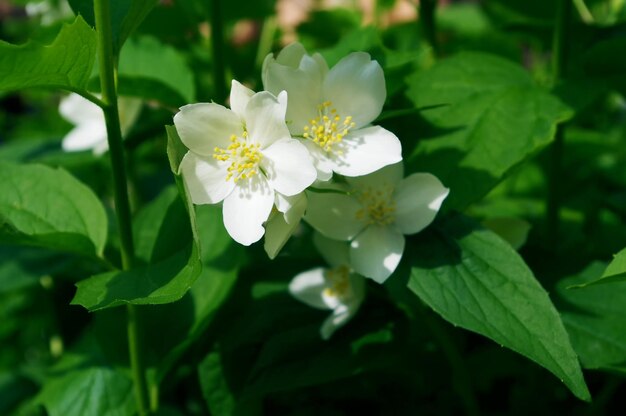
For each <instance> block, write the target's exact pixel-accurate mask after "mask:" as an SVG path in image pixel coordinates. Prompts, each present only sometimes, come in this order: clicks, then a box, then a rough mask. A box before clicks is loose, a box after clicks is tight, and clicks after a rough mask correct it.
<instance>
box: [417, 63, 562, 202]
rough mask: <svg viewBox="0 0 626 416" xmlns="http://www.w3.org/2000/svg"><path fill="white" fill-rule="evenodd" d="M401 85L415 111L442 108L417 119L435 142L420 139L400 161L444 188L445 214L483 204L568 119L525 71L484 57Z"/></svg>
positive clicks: (437, 68) (446, 66)
mask: <svg viewBox="0 0 626 416" xmlns="http://www.w3.org/2000/svg"><path fill="white" fill-rule="evenodd" d="M408 83H409V91H408V93H407V95H408V97H409V98H410V99H411V100H412V101H413V103H414V104H415V106H416V107H418V108H419V107H425V106H430V105H436V104H449V105H447V106H442V107H440V108H436V109H433V110H430V111H425V112H423V113H422V116H423V117H424V118H425V119H426V120H427V121H428V122H430V123H431V124H432V125H433V129H434V135H435V136H436V137H432V138H429V139H422V140H421V141H420V142H419V143H418V144H417V147H416V148H415V151H414V152H413V153H412V154H411V155H410V156H408V157H407V158H406V161H405V163H406V164H407V165H408V169H409V170H410V171H421V172H430V173H432V174H434V175H435V176H437V177H438V178H439V179H440V180H441V181H442V182H443V183H444V185H446V186H447V187H449V188H450V189H451V191H450V195H449V197H448V198H447V199H446V201H445V202H444V206H446V207H447V208H448V209H450V208H452V209H459V210H462V209H464V208H465V207H466V206H467V205H469V204H470V203H472V202H475V201H477V200H479V199H480V198H481V197H483V196H484V195H485V194H486V193H487V192H489V191H490V190H491V189H492V188H493V187H494V186H495V185H496V184H497V183H498V182H499V181H501V180H502V178H503V177H504V176H505V175H506V174H507V173H508V172H510V170H511V169H512V168H514V167H515V166H517V165H519V164H520V163H522V162H523V161H524V160H526V159H527V158H528V157H530V156H532V155H534V154H535V153H536V152H538V151H539V150H540V149H542V148H543V147H545V146H546V145H547V144H549V143H550V142H551V141H552V140H553V138H554V134H555V131H556V125H557V123H559V122H561V121H564V120H566V119H567V118H568V117H569V116H570V115H571V111H570V110H569V109H568V108H567V107H565V106H564V105H563V104H562V103H561V102H560V101H559V100H558V99H556V98H555V97H553V96H552V95H550V94H548V93H547V92H545V91H543V90H541V89H540V88H538V87H537V86H535V85H534V84H533V81H532V79H531V77H530V75H529V74H528V73H527V72H526V71H525V70H524V68H522V67H521V66H519V65H517V64H515V63H513V62H510V61H507V60H504V59H502V58H498V57H495V56H492V55H488V54H479V53H461V54H458V55H456V56H454V57H451V58H448V59H446V60H443V61H441V62H439V63H438V64H436V65H435V66H434V67H433V68H431V69H430V70H428V71H425V72H419V73H416V74H414V75H412V76H411V77H409V78H408ZM418 138H419V137H418Z"/></svg>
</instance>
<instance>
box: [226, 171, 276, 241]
mask: <svg viewBox="0 0 626 416" xmlns="http://www.w3.org/2000/svg"><path fill="white" fill-rule="evenodd" d="M272 206H274V191H273V190H272V189H271V188H270V186H269V185H268V183H267V181H266V180H265V179H264V178H263V177H262V176H258V175H257V176H253V177H252V178H249V179H245V180H243V181H239V183H238V184H237V186H236V187H235V189H234V190H233V192H232V193H231V194H230V195H228V196H227V197H226V199H224V206H223V207H222V213H223V215H224V226H225V227H226V231H228V234H230V236H231V237H232V238H233V240H235V241H236V242H238V243H239V244H243V245H244V246H249V245H250V244H252V243H254V242H257V241H259V240H260V239H261V237H263V233H264V232H265V229H264V228H263V223H264V222H265V221H267V219H268V218H269V216H270V212H272Z"/></svg>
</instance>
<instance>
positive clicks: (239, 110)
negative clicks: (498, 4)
mask: <svg viewBox="0 0 626 416" xmlns="http://www.w3.org/2000/svg"><path fill="white" fill-rule="evenodd" d="M253 95H254V91H252V90H251V89H250V88H248V87H245V86H244V85H242V84H241V83H240V82H239V81H237V80H233V82H232V83H231V87H230V108H231V110H233V112H234V113H235V114H237V115H238V116H239V117H240V118H241V119H243V118H244V114H245V110H246V106H247V105H248V102H249V101H250V98H252V96H253Z"/></svg>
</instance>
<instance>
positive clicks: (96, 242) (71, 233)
mask: <svg viewBox="0 0 626 416" xmlns="http://www.w3.org/2000/svg"><path fill="white" fill-rule="evenodd" d="M106 238H107V217H106V213H105V211H104V207H103V206H102V204H101V203H100V201H99V200H98V198H97V197H96V195H94V193H93V192H92V191H91V189H89V188H88V187H87V186H85V185H83V184H82V183H81V182H79V181H78V180H77V179H75V178H74V177H73V176H71V175H70V174H69V173H67V172H65V171H63V170H61V169H52V168H49V167H47V166H43V165H14V164H9V163H5V162H0V241H2V242H3V243H7V244H16V245H31V246H39V247H46V248H51V249H55V250H63V251H70V252H74V253H79V254H84V255H87V256H101V255H102V251H103V249H104V245H105V242H106Z"/></svg>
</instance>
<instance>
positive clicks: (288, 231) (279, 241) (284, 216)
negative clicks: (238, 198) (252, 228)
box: [263, 193, 307, 259]
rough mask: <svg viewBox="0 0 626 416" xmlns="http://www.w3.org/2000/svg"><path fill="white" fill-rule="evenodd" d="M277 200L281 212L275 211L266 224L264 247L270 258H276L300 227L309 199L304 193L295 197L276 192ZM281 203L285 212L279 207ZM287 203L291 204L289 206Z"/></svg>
mask: <svg viewBox="0 0 626 416" xmlns="http://www.w3.org/2000/svg"><path fill="white" fill-rule="evenodd" d="M275 200H276V206H277V209H278V210H279V212H274V213H273V214H272V215H270V218H269V220H268V221H267V223H266V224H265V241H264V244H263V248H264V249H265V252H266V253H267V255H268V257H269V258H270V259H274V258H276V256H277V255H278V253H279V252H280V250H282V248H283V247H284V246H285V244H286V243H287V241H288V240H289V238H290V237H291V236H292V235H293V233H294V232H295V230H296V229H297V228H298V225H300V220H301V219H302V216H303V215H304V211H305V210H306V206H307V199H306V197H305V196H304V193H302V194H298V195H296V196H293V197H285V196H283V195H281V194H279V193H276V196H275ZM279 201H280V202H279ZM279 204H280V205H282V208H283V209H284V210H285V212H284V213H283V212H281V211H280V209H281V207H279ZM286 205H289V206H288V207H287V206H286Z"/></svg>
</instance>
